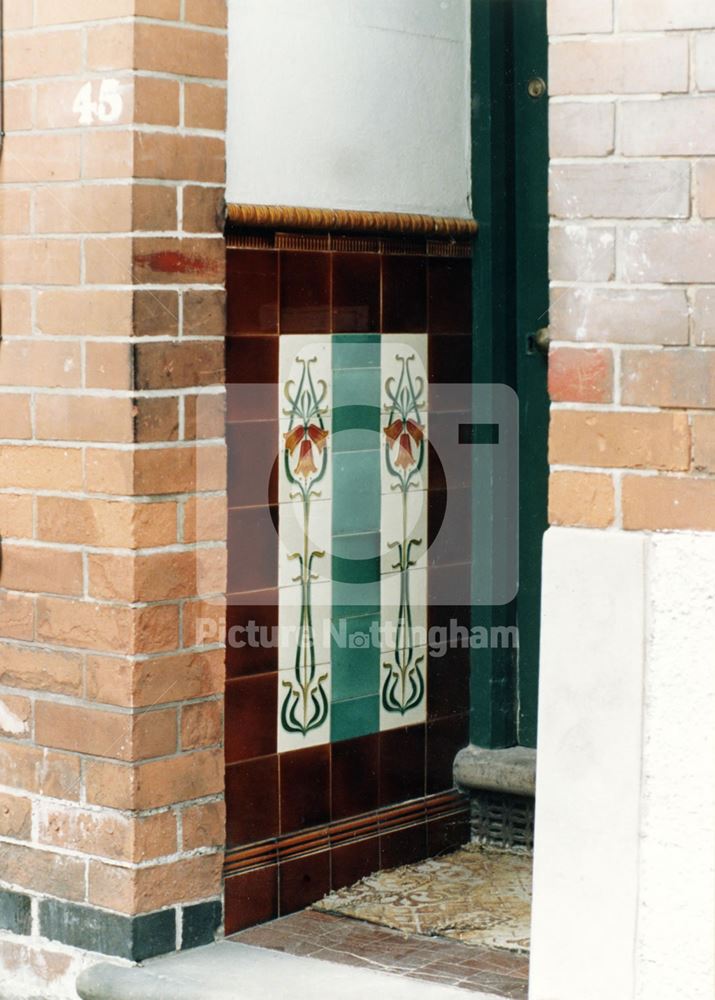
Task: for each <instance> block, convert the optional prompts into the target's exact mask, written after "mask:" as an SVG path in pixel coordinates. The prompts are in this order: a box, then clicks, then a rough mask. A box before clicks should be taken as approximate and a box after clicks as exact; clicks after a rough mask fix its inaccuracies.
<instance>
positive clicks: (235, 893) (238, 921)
mask: <svg viewBox="0 0 715 1000" xmlns="http://www.w3.org/2000/svg"><path fill="white" fill-rule="evenodd" d="M225 890H226V900H225V905H224V921H225V924H226V934H235V933H236V931H240V930H243V928H244V927H250V926H251V925H252V924H258V923H262V922H263V921H264V920H271V919H272V918H273V917H275V916H277V914H278V865H270V866H269V867H268V868H260V869H258V871H252V872H244V873H242V874H240V875H232V876H231V877H230V878H227V879H226V886H225Z"/></svg>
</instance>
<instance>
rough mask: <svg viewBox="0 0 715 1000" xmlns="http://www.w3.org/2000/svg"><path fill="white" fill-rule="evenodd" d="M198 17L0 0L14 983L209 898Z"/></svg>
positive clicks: (204, 43) (212, 536)
mask: <svg viewBox="0 0 715 1000" xmlns="http://www.w3.org/2000/svg"><path fill="white" fill-rule="evenodd" d="M90 19H91V20H90ZM225 28H226V4H225V0H126V2H124V0H92V3H90V4H88V3H86V2H83V0H35V2H34V4H33V3H32V2H30V0H28V2H25V0H5V31H6V35H5V57H6V63H5V72H6V79H7V83H6V93H5V102H6V129H7V133H8V134H7V137H6V140H5V147H4V150H3V154H2V161H1V162H0V228H1V231H2V240H1V243H0V268H1V272H0V281H1V283H2V301H1V303H0V305H1V308H2V343H1V345H0V383H1V384H2V386H3V389H2V392H1V394H0V424H1V425H2V431H1V432H0V436H1V437H2V441H3V443H2V444H1V445H0V533H1V534H2V572H1V575H0V587H1V588H2V589H1V590H0V636H2V639H1V641H0V734H1V737H2V738H1V740H0V880H1V882H0V884H1V885H2V887H3V888H2V892H0V928H2V929H1V930H0V966H3V965H4V966H5V968H6V969H8V970H11V969H14V972H13V976H15V977H16V978H15V979H14V982H17V983H24V982H25V980H27V983H28V984H29V985H28V986H27V990H28V992H29V993H30V994H32V991H33V990H35V991H36V992H42V995H46V994H47V993H48V992H50V991H52V992H53V995H58V996H60V995H62V996H64V995H70V991H69V987H68V986H65V985H62V984H63V983H64V984H67V983H69V981H70V980H71V978H72V976H73V975H74V973H75V971H76V968H77V966H78V964H81V961H82V960H83V958H82V951H77V950H75V949H81V950H83V951H85V952H103V953H106V954H110V955H116V956H122V957H125V958H130V959H141V958H143V957H147V956H149V955H153V954H157V953H161V952H166V951H170V950H173V949H174V948H175V947H190V946H192V945H195V944H199V943H205V942H206V941H208V940H211V939H212V937H213V932H214V930H215V929H216V928H217V927H218V925H219V924H220V922H221V907H220V896H221V865H222V845H223V840H224V813H223V801H222V791H223V752H222V747H221V744H222V690H223V653H222V650H221V649H220V648H218V646H217V645H214V646H205V647H202V646H198V645H196V644H195V643H196V640H197V635H196V632H195V629H194V627H193V625H194V621H195V618H196V616H197V611H198V612H200V609H202V608H203V606H204V601H205V600H206V599H207V598H210V597H211V595H214V596H213V603H214V605H216V604H219V605H220V601H221V599H222V595H223V592H224V589H225V586H224V576H225V516H224V512H225V495H224V486H225V457H224V442H223V437H224V431H223V401H224V390H223V385H222V383H223V333H224V292H223V282H224V243H223V239H222V235H221V221H220V214H221V205H222V197H223V183H224V131H223V130H224V120H225V99H226V91H225V80H226V31H225ZM217 595H218V596H217ZM214 613H215V608H214ZM40 939H44V940H43V941H42V944H40ZM67 946H69V947H67ZM38 949H42V950H44V957H43V960H42V961H39V960H37V951H38ZM85 960H86V956H85ZM33 970H34V971H33ZM43 970H44V971H43ZM35 975H37V976H40V978H42V977H45V978H47V979H51V980H52V981H53V984H54V985H52V986H48V985H47V984H44V985H43V986H42V988H38V987H37V985H36V981H35V980H33V982H30V980H31V979H32V977H33V976H35ZM18 989H19V987H18ZM63 990H66V991H67V992H66V994H65V992H63ZM71 995H73V994H71Z"/></svg>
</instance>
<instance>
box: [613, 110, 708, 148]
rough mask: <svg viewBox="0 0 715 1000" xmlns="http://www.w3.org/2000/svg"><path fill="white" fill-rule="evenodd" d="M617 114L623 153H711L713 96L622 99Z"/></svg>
mask: <svg viewBox="0 0 715 1000" xmlns="http://www.w3.org/2000/svg"><path fill="white" fill-rule="evenodd" d="M619 115H620V127H619V129H620V135H621V146H622V152H623V153H624V154H625V155H626V156H711V155H713V154H715V97H672V98H669V99H666V100H663V101H637V102H636V101H626V102H624V103H623V104H622V105H621V107H620V109H619Z"/></svg>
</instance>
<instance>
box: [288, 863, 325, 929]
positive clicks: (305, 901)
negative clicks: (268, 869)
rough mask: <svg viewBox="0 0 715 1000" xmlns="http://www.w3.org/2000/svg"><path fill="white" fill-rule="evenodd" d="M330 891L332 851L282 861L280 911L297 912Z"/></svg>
mask: <svg viewBox="0 0 715 1000" xmlns="http://www.w3.org/2000/svg"><path fill="white" fill-rule="evenodd" d="M329 892H330V851H320V852H319V853H318V854H311V855H310V856H309V857H307V858H295V859H294V860H292V861H282V862H281V865H280V897H279V898H280V902H279V911H280V913H281V915H283V914H284V913H295V911H296V910H302V909H304V908H305V907H306V906H310V904H311V903H315V902H316V901H317V900H318V899H321V898H322V897H323V896H325V895H327V893H329Z"/></svg>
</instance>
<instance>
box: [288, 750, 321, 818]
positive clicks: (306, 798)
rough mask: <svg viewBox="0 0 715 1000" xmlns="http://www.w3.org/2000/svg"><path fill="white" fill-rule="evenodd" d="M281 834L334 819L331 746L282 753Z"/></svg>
mask: <svg viewBox="0 0 715 1000" xmlns="http://www.w3.org/2000/svg"><path fill="white" fill-rule="evenodd" d="M280 768H281V833H293V831H295V830H304V829H307V828H308V827H311V826H320V825H321V824H323V823H328V822H329V821H330V745H329V744H324V745H323V746H318V747H307V748H306V749H305V750H292V751H290V752H288V753H282V754H281V755H280Z"/></svg>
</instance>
